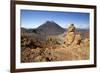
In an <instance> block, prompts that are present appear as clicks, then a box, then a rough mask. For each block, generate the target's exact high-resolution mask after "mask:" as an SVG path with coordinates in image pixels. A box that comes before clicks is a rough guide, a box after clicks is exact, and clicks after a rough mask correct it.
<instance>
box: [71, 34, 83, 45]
mask: <svg viewBox="0 0 100 73" xmlns="http://www.w3.org/2000/svg"><path fill="white" fill-rule="evenodd" d="M81 40H82V38H81V34H80V33H77V34H76V35H75V39H74V42H73V44H74V45H80V43H81Z"/></svg>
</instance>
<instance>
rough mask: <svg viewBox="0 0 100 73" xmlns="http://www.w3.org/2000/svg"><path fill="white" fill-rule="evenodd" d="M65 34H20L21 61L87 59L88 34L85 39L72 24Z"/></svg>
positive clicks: (88, 48)
mask: <svg viewBox="0 0 100 73" xmlns="http://www.w3.org/2000/svg"><path fill="white" fill-rule="evenodd" d="M68 30H69V31H68V32H66V35H65V36H62V35H58V36H56V35H55V36H52V35H51V36H47V37H46V38H45V40H41V39H39V38H38V37H35V36H33V37H29V36H27V35H25V34H22V35H21V62H23V63H25V62H46V61H68V60H87V59H89V50H90V47H89V42H90V40H89V36H88V35H89V34H88V33H86V37H85V39H83V38H82V37H81V33H79V32H76V31H75V27H74V25H73V24H72V25H71V26H70V28H69V29H68ZM76 33H77V34H76Z"/></svg>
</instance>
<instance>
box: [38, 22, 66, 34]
mask: <svg viewBox="0 0 100 73" xmlns="http://www.w3.org/2000/svg"><path fill="white" fill-rule="evenodd" d="M37 29H38V30H41V31H40V32H44V33H45V34H50V35H53V34H61V33H63V32H64V31H65V30H64V29H63V28H62V27H60V26H59V25H58V24H57V23H56V22H54V21H46V22H45V23H43V24H42V25H40V26H39V27H38V28H37Z"/></svg>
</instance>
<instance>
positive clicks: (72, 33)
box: [65, 24, 75, 45]
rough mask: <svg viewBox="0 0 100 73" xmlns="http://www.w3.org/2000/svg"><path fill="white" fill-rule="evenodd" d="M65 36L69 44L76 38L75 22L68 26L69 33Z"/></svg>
mask: <svg viewBox="0 0 100 73" xmlns="http://www.w3.org/2000/svg"><path fill="white" fill-rule="evenodd" d="M65 38H66V42H67V44H68V45H70V44H72V42H73V41H74V38H75V26H74V24H71V25H70V26H69V27H68V31H67V35H66V37H65Z"/></svg>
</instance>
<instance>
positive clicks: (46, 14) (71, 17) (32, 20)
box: [21, 10, 90, 28]
mask: <svg viewBox="0 0 100 73" xmlns="http://www.w3.org/2000/svg"><path fill="white" fill-rule="evenodd" d="M89 16H90V15H89V13H79V12H58V11H57V12H56V11H36V10H21V27H24V28H37V27H38V26H40V25H41V24H43V23H45V22H46V21H54V22H56V23H57V24H59V25H60V26H61V27H63V28H67V27H68V26H69V24H71V23H73V24H75V26H76V27H77V28H89Z"/></svg>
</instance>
